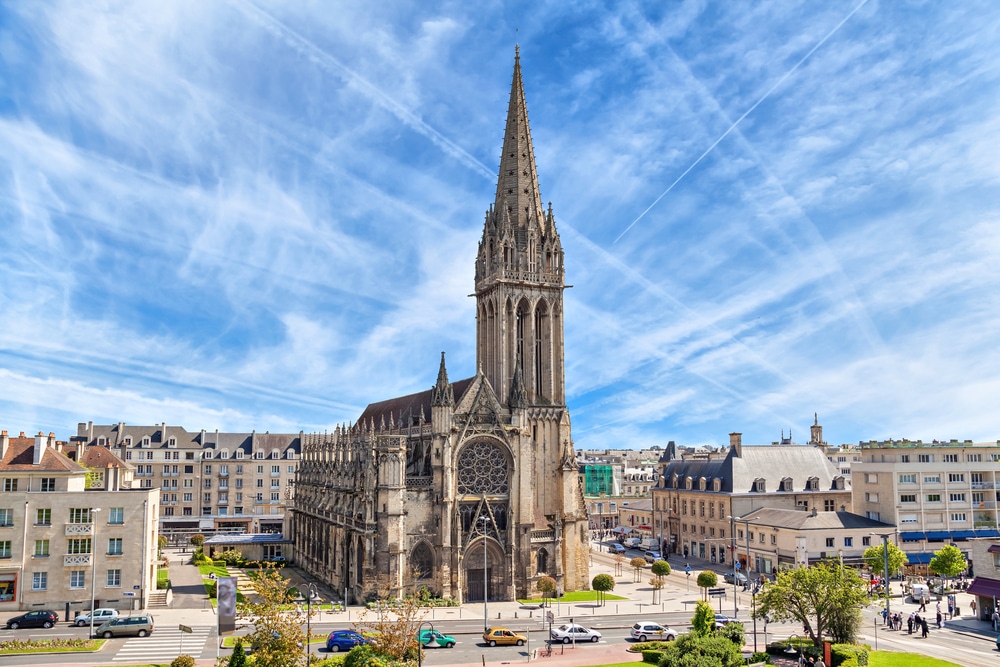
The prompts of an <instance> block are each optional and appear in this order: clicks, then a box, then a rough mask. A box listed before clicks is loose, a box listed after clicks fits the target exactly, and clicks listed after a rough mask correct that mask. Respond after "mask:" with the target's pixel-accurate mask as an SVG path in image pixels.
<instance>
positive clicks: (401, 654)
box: [255, 578, 427, 667]
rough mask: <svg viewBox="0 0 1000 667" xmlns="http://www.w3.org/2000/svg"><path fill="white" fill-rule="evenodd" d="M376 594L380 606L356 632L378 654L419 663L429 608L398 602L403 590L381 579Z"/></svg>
mask: <svg viewBox="0 0 1000 667" xmlns="http://www.w3.org/2000/svg"><path fill="white" fill-rule="evenodd" d="M375 590H376V591H377V594H378V595H379V604H378V605H376V607H375V608H374V609H365V610H364V611H362V612H361V617H360V618H359V619H358V622H357V623H355V624H354V625H355V630H357V631H358V632H363V633H365V634H368V635H370V637H371V644H370V645H371V647H372V650H373V651H374V652H375V653H377V654H380V655H382V656H385V657H388V658H391V659H393V660H398V661H402V662H405V661H414V660H416V659H417V655H418V653H417V652H418V651H420V650H421V648H420V643H419V642H418V641H417V630H418V629H419V628H420V623H421V621H423V620H424V616H425V615H426V614H427V608H426V607H423V606H421V604H420V600H419V599H418V598H414V597H412V596H410V597H403V598H398V597H397V593H398V591H399V589H398V588H396V587H394V586H393V584H391V583H389V580H388V578H379V579H378V580H377V581H376V584H375ZM255 667H257V666H256V665H255Z"/></svg>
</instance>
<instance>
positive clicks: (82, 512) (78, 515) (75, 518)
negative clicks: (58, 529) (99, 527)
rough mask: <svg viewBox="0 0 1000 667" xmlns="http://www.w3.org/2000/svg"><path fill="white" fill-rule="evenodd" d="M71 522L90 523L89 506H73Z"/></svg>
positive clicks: (70, 515)
mask: <svg viewBox="0 0 1000 667" xmlns="http://www.w3.org/2000/svg"><path fill="white" fill-rule="evenodd" d="M69 522H70V523H90V522H91V521H90V508H89V507H71V508H70V510H69Z"/></svg>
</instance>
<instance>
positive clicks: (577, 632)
mask: <svg viewBox="0 0 1000 667" xmlns="http://www.w3.org/2000/svg"><path fill="white" fill-rule="evenodd" d="M549 636H550V637H552V639H553V641H557V642H562V643H563V644H569V643H571V642H574V641H577V642H599V641H601V633H600V632H598V631H597V630H588V629H587V628H585V627H583V626H582V625H569V624H566V625H560V626H559V627H558V628H552V631H551V632H549Z"/></svg>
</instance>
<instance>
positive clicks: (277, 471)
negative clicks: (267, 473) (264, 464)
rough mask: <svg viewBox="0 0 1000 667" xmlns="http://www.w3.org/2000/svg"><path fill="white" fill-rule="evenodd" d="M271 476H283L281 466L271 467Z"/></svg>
mask: <svg viewBox="0 0 1000 667" xmlns="http://www.w3.org/2000/svg"><path fill="white" fill-rule="evenodd" d="M271 474H272V475H280V474H281V466H271Z"/></svg>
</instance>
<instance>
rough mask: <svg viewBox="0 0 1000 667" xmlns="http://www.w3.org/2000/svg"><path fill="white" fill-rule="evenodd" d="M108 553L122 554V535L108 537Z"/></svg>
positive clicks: (113, 554) (112, 554)
mask: <svg viewBox="0 0 1000 667" xmlns="http://www.w3.org/2000/svg"><path fill="white" fill-rule="evenodd" d="M108 555H109V556H121V555H122V538H120V537H110V538H108Z"/></svg>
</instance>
